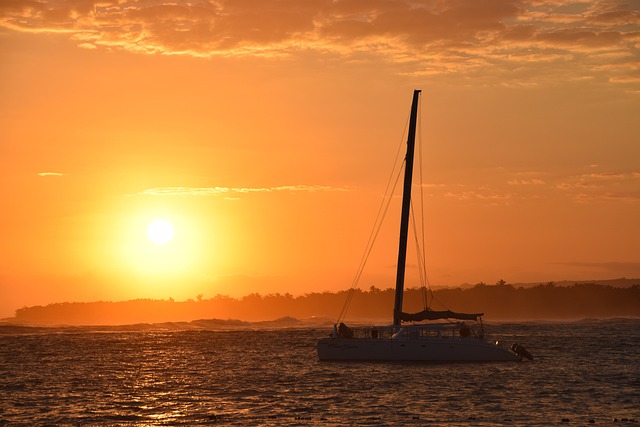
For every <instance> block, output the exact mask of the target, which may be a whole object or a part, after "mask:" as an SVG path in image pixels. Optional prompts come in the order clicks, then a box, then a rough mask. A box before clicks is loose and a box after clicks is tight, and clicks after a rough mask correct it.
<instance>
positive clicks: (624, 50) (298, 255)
mask: <svg viewBox="0 0 640 427" xmlns="http://www.w3.org/2000/svg"><path fill="white" fill-rule="evenodd" d="M416 88H418V89H422V90H423V92H422V100H421V107H422V108H421V115H420V128H419V131H420V135H421V136H420V138H421V140H422V142H423V144H424V153H423V162H424V174H425V175H424V181H425V182H426V184H427V186H426V189H427V191H426V193H425V195H426V207H425V217H426V219H425V220H426V224H427V235H426V241H427V257H428V258H427V267H428V274H429V280H430V283H431V284H432V285H434V286H453V285H459V284H462V283H477V282H481V281H483V282H486V283H495V282H496V281H497V280H499V279H504V280H506V281H507V282H509V283H517V282H546V281H551V280H590V279H609V278H619V277H627V278H639V277H640V226H639V224H640V222H639V221H640V220H639V218H640V1H638V0H630V1H616V0H611V1H596V2H583V1H574V0H553V1H548V2H542V1H537V0H530V1H511V0H505V1H503V0H474V1H466V0H437V1H426V0H415V1H408V0H406V1H405V0H386V1H385V0H344V1H342V0H239V1H230V0H228V1H227V0H213V1H209V2H199V1H192V2H181V1H178V2H169V1H163V0H140V1H124V0H120V1H108V0H101V1H95V2H92V1H91V0H71V1H62V0H59V1H47V0H42V1H37V0H3V1H2V2H0V207H1V210H0V224H2V239H0V318H2V317H9V316H12V315H13V313H14V310H15V309H17V308H21V307H23V306H31V305H42V304H48V303H53V302H63V301H95V300H111V301H118V300H126V299H132V298H169V297H172V298H174V299H176V300H184V299H187V298H193V299H195V298H196V297H197V296H198V295H203V296H204V298H210V297H213V296H215V295H216V294H226V295H230V296H234V297H239V296H242V295H245V294H248V293H251V292H256V293H261V294H266V293H271V292H281V293H284V292H289V293H291V294H294V295H300V294H304V293H307V292H312V291H337V290H344V289H348V288H349V287H350V285H351V282H352V279H353V276H354V275H355V273H356V269H357V267H358V263H359V261H360V258H361V256H362V252H363V250H364V248H365V244H366V242H367V239H368V236H369V233H370V230H371V227H372V225H373V222H374V220H375V216H376V213H377V209H378V206H379V204H380V201H381V197H382V194H383V192H384V188H385V185H386V183H387V180H388V177H389V173H390V169H391V166H392V163H393V159H394V156H395V154H396V151H397V148H398V145H399V144H400V143H401V142H402V138H403V134H404V133H403V132H404V129H405V125H406V121H407V117H408V113H409V108H410V102H411V96H412V91H413V89H416ZM392 209H394V208H393V207H392ZM396 210H399V206H398V207H397V208H396ZM397 216H398V215H397V212H395V211H394V212H393V213H392V214H391V215H390V217H389V221H390V224H391V225H390V230H389V231H388V232H384V233H383V234H382V235H381V237H380V242H379V247H378V246H377V249H376V250H375V251H374V253H373V254H372V258H371V260H370V261H369V265H368V268H367V270H366V272H365V275H364V276H363V279H362V281H361V287H363V288H365V289H366V288H368V287H369V286H371V285H375V286H377V287H380V288H387V287H392V286H393V280H394V279H393V278H394V263H395V259H394V257H395V254H396V251H397V243H396V240H395V239H396V237H395V235H396V234H397V222H394V221H397ZM158 219H163V220H165V221H168V223H169V224H171V227H172V230H169V231H167V233H172V235H170V236H169V238H170V240H169V241H167V242H154V241H153V240H152V239H150V238H149V237H148V236H147V228H148V226H149V224H150V223H151V222H152V221H154V220H158ZM171 237H172V238H171ZM415 285H417V283H411V282H409V283H408V286H415ZM336 311H339V307H337V308H336Z"/></svg>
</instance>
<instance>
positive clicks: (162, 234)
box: [147, 219, 174, 245]
mask: <svg viewBox="0 0 640 427" xmlns="http://www.w3.org/2000/svg"><path fill="white" fill-rule="evenodd" d="M173 235H174V229H173V225H172V224H171V222H169V221H167V220H166V219H156V220H155V221H152V222H151V223H150V224H149V226H148V227H147V237H148V238H149V240H151V241H152V242H153V243H155V244H158V245H164V244H167V243H169V242H171V241H172V240H173Z"/></svg>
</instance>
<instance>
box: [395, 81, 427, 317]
mask: <svg viewBox="0 0 640 427" xmlns="http://www.w3.org/2000/svg"><path fill="white" fill-rule="evenodd" d="M420 92H421V91H420V90H418V89H416V90H414V91H413V102H412V103H411V118H410V119H409V135H408V138H407V155H406V157H405V170H404V190H403V192H402V216H401V219H400V243H399V246H398V271H397V274H396V298H395V303H394V305H393V324H394V325H396V326H400V323H401V320H400V314H401V313H402V298H403V295H404V270H405V264H406V261H407V236H408V234H409V212H410V209H411V177H412V176H413V153H414V151H415V145H416V144H415V143H416V122H417V118H418V98H419V96H420Z"/></svg>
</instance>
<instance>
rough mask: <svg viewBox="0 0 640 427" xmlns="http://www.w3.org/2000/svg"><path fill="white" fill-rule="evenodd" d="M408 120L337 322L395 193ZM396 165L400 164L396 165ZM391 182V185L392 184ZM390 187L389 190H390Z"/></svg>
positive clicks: (343, 312)
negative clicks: (394, 177)
mask: <svg viewBox="0 0 640 427" xmlns="http://www.w3.org/2000/svg"><path fill="white" fill-rule="evenodd" d="M409 120H410V114H409V116H408V117H407V120H406V122H405V127H404V131H403V133H402V138H401V139H400V143H399V144H398V149H397V151H396V157H395V160H394V162H393V167H392V169H391V174H390V175H389V179H388V181H387V186H386V188H385V191H384V195H383V197H382V201H381V203H380V207H379V208H378V214H377V215H376V219H375V221H374V224H373V228H372V230H371V234H370V235H369V240H368V241H367V245H366V246H365V251H364V253H363V255H362V258H361V260H360V264H359V266H358V270H357V272H356V275H355V277H354V279H353V281H352V283H351V287H350V289H349V292H348V294H347V298H346V301H345V303H344V304H343V306H342V310H341V311H340V314H339V316H338V321H337V322H338V323H339V322H340V321H341V320H342V319H343V318H344V316H346V313H347V311H348V310H349V306H350V305H351V301H352V299H353V296H354V294H355V289H356V287H357V286H358V283H359V281H360V277H361V276H362V273H363V272H364V267H365V266H366V264H367V261H368V259H369V255H370V254H371V251H372V250H373V244H374V243H375V240H376V238H377V236H378V234H379V232H380V229H381V228H382V223H383V221H384V218H385V216H386V214H387V211H388V210H389V205H390V204H391V199H392V198H393V194H394V193H395V189H396V187H397V184H398V181H399V178H400V176H401V173H402V171H403V165H404V163H405V161H404V160H403V161H402V162H399V159H400V156H401V153H402V147H403V141H404V136H405V135H406V134H407V129H408V127H409ZM398 165H400V166H399V167H398ZM396 168H398V172H397V174H396V179H395V181H394V180H393V176H394V173H395V171H396ZM392 183H393V186H392ZM390 187H391V190H390Z"/></svg>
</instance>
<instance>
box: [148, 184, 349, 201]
mask: <svg viewBox="0 0 640 427" xmlns="http://www.w3.org/2000/svg"><path fill="white" fill-rule="evenodd" d="M316 191H325V192H328V191H350V190H349V189H348V188H346V187H329V186H322V185H283V186H279V187H156V188H149V189H147V190H144V191H141V192H140V193H137V194H138V195H143V196H208V197H210V196H219V195H225V198H227V199H238V195H240V194H248V193H271V192H291V193H293V192H316Z"/></svg>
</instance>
